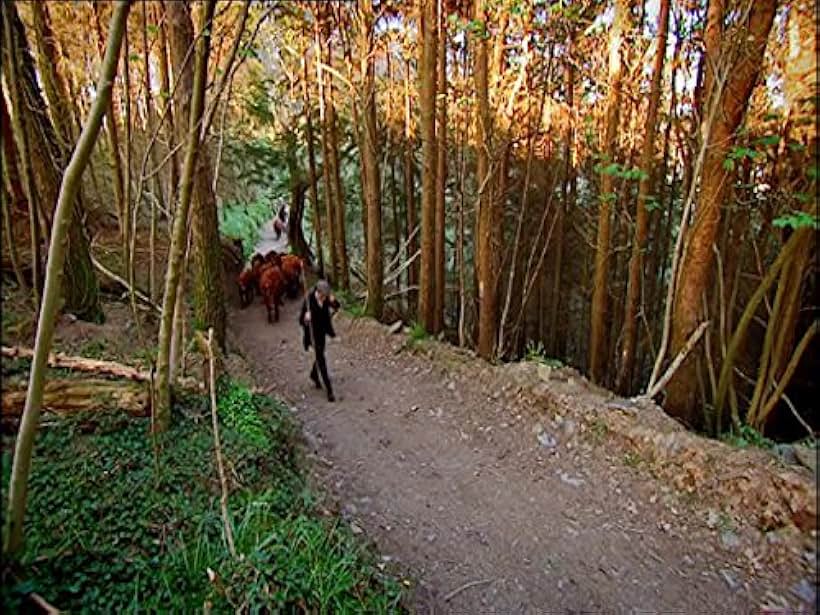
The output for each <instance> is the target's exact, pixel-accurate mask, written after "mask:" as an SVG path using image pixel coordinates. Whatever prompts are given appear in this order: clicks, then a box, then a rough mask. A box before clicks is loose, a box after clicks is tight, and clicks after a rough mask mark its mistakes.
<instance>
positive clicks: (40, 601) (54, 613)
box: [28, 592, 61, 615]
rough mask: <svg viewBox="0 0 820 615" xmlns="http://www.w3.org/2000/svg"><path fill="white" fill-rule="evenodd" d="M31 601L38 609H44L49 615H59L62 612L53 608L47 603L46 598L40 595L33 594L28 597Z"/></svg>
mask: <svg viewBox="0 0 820 615" xmlns="http://www.w3.org/2000/svg"><path fill="white" fill-rule="evenodd" d="M28 597H29V599H30V600H31V601H32V602H33V603H34V604H36V605H37V606H38V607H40V608H41V609H43V611H45V612H46V613H47V614H48V615H58V614H59V613H60V612H61V611H60V609H58V608H56V607H53V606H51V605H50V604H49V603H48V602H46V600H45V598H43V597H42V596H41V595H40V594H35V593H34V592H31V593H30V594H29V595H28Z"/></svg>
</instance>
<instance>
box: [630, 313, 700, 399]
mask: <svg viewBox="0 0 820 615" xmlns="http://www.w3.org/2000/svg"><path fill="white" fill-rule="evenodd" d="M710 322H711V321H709V320H704V321H703V322H702V323H700V326H699V327H698V328H697V329H695V332H694V333H692V335H690V336H689V339H688V340H686V344H685V345H684V346H683V348H681V351H680V352H679V353H678V356H676V357H675V360H674V361H672V364H671V365H670V366H669V367H668V368H667V369H666V372H664V374H663V376H662V377H661V378H660V380H658V382H657V383H655V386H653V387H652V388H651V389H650V390H649V391H647V392H646V394H645V395H642V396H641V397H644V398H647V399H652V398H653V397H655V396H656V395H657V394H658V393H660V392H661V391H662V390H663V388H664V387H665V386H666V383H667V382H669V381H670V380H671V379H672V376H674V375H675V372H676V371H678V368H679V367H680V366H681V363H683V361H684V359H686V357H687V356H688V355H689V353H690V352H692V349H693V348H694V347H695V345H696V344H697V343H698V341H699V340H700V338H701V337H703V334H704V332H705V331H706V328H707V327H708V326H709V324H710Z"/></svg>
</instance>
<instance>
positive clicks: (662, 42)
mask: <svg viewBox="0 0 820 615" xmlns="http://www.w3.org/2000/svg"><path fill="white" fill-rule="evenodd" d="M668 31H669V0H661V4H660V13H659V14H658V36H657V38H656V39H655V44H656V45H657V48H656V49H655V64H654V66H653V68H652V82H651V85H650V88H649V109H648V110H647V114H646V135H645V137H644V142H643V152H642V154H641V163H640V169H641V171H643V173H644V175H643V176H642V177H641V180H640V184H639V186H638V203H637V211H636V213H635V238H634V240H633V241H632V258H631V259H630V261H629V280H628V282H627V292H626V307H625V313H624V330H623V336H624V338H623V339H624V342H623V348H622V350H621V364H620V370H619V371H618V380H617V383H616V385H615V388H616V390H617V391H618V392H619V393H621V394H622V395H626V394H627V393H628V392H629V389H630V387H631V382H632V373H633V370H634V367H635V347H636V345H637V341H638V308H639V304H640V301H641V295H642V279H641V276H642V275H643V253H644V251H645V250H646V240H647V236H648V230H649V210H648V207H649V200H648V199H649V196H650V195H651V192H652V188H653V184H652V177H653V175H654V173H653V166H654V162H655V135H656V134H657V128H658V106H659V104H660V98H661V77H662V76H663V61H664V57H665V56H666V34H667V32H668Z"/></svg>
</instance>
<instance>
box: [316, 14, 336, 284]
mask: <svg viewBox="0 0 820 615" xmlns="http://www.w3.org/2000/svg"><path fill="white" fill-rule="evenodd" d="M314 45H315V48H316V51H315V56H316V59H317V61H316V83H317V86H318V88H319V127H320V130H321V137H322V182H323V184H324V190H323V192H324V197H325V214H326V215H325V221H326V223H327V226H326V227H325V228H326V229H327V244H328V253H329V254H330V271H331V281H332V282H333V283H334V284H335V283H337V281H338V280H339V261H338V258H337V252H336V228H335V224H336V222H335V220H336V216H335V214H334V213H333V210H334V203H335V202H336V198H335V196H334V192H335V189H336V188H335V184H334V183H333V178H332V169H333V163H332V156H331V154H330V133H329V130H328V125H329V121H328V117H327V99H326V96H325V90H326V89H327V88H326V87H325V84H326V83H327V77H326V75H325V71H323V70H322V62H321V61H320V60H322V59H323V53H322V47H321V43H320V39H319V20H318V19H317V20H316V22H315V25H314Z"/></svg>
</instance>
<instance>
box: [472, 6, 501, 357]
mask: <svg viewBox="0 0 820 615" xmlns="http://www.w3.org/2000/svg"><path fill="white" fill-rule="evenodd" d="M475 21H476V22H477V23H478V24H479V26H480V31H479V32H478V33H477V35H476V37H475V67H474V75H475V89H476V98H477V101H478V139H477V142H478V144H477V145H478V152H477V156H476V157H477V163H476V183H477V184H478V195H479V196H478V199H479V201H478V216H477V217H478V220H477V235H478V238H477V240H476V278H477V282H478V354H479V356H481V357H482V358H484V359H491V358H493V356H494V354H495V342H496V339H497V329H498V324H497V322H498V288H497V285H496V281H497V276H498V269H497V261H498V254H499V252H497V251H498V250H500V247H501V246H500V236H499V235H500V230H501V225H500V222H501V221H500V219H499V215H498V213H499V212H498V211H497V202H496V200H495V199H494V198H493V194H492V189H491V187H492V185H493V181H492V179H493V177H492V169H491V167H490V160H491V157H492V151H493V150H492V134H493V122H492V115H491V114H490V97H489V83H488V70H487V55H488V54H487V40H486V36H485V33H486V32H487V31H488V25H487V13H486V9H485V2H484V0H476V3H475Z"/></svg>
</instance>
